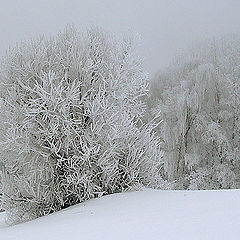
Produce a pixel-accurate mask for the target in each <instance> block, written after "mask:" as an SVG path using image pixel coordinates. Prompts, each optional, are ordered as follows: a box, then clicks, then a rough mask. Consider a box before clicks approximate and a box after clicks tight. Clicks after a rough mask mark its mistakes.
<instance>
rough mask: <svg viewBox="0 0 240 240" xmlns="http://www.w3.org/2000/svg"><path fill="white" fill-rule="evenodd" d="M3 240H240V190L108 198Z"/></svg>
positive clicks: (16, 229)
mask: <svg viewBox="0 0 240 240" xmlns="http://www.w3.org/2000/svg"><path fill="white" fill-rule="evenodd" d="M0 221H1V222H0V239H1V240H8V239H9V240H15V239H19V240H55V239H57V240H75V239H78V240H80V239H81V240H88V239H92V240H98V239H99V240H100V239H101V240H118V239H119V240H129V239H132V240H140V239H146V240H158V239H159V240H161V239H164V240H165V239H166V240H171V239H172V240H178V239H183V240H188V239H189V240H198V239H203V240H208V239H211V240H215V239H216V240H223V239H224V240H225V239H226V240H236V239H239V238H240V190H228V191H156V190H150V189H146V190H144V191H140V192H129V193H121V194H114V195H110V196H105V197H102V198H100V199H94V200H90V201H87V202H85V203H82V204H78V205H76V206H73V207H71V208H68V209H65V210H63V211H61V212H58V213H55V214H52V215H49V216H45V217H42V218H39V219H36V220H34V221H31V222H27V223H23V224H19V225H15V226H12V227H8V226H6V225H5V223H4V213H1V214H0Z"/></svg>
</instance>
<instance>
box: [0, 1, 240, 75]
mask: <svg viewBox="0 0 240 240" xmlns="http://www.w3.org/2000/svg"><path fill="white" fill-rule="evenodd" d="M69 23H70V24H72V23H73V24H74V25H75V26H76V27H80V28H86V27H87V26H91V25H96V24H97V25H99V26H101V27H103V28H104V29H106V30H108V31H114V32H124V31H129V30H130V31H133V32H135V33H139V34H140V35H141V36H142V40H143V46H142V47H141V49H140V55H141V56H142V57H144V59H145V66H146V69H147V70H148V71H149V72H150V73H151V74H153V73H155V72H156V71H158V70H159V69H160V68H162V67H164V66H166V65H167V64H168V63H169V61H170V60H171V59H172V58H173V56H174V55H175V54H176V53H177V52H179V51H181V50H182V49H184V48H186V46H188V45H190V44H191V43H192V42H193V41H196V40H199V39H205V38H211V37H213V36H219V35H223V34H229V33H240V0H7V1H1V6H0V54H1V55H3V54H4V52H5V50H6V49H7V47H8V46H9V45H13V44H14V43H15V42H17V41H21V40H24V39H29V38H32V37H34V36H37V35H39V34H49V33H51V34H55V33H56V32H58V31H59V30H61V29H63V28H64V27H65V26H66V25H67V24H69Z"/></svg>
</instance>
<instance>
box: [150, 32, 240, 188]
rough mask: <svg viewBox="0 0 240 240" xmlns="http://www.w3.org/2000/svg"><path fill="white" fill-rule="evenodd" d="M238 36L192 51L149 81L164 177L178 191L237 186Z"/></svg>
mask: <svg viewBox="0 0 240 240" xmlns="http://www.w3.org/2000/svg"><path fill="white" fill-rule="evenodd" d="M239 66H240V37H238V36H229V37H225V38H221V39H218V40H213V41H209V42H206V43H204V44H202V45H198V46H195V47H193V49H191V50H190V51H189V52H188V53H185V54H184V56H180V57H178V58H176V59H175V61H174V62H173V64H171V66H170V67H169V68H168V69H167V70H166V71H165V72H163V73H161V74H160V75H159V76H158V77H156V78H155V79H154V80H153V82H152V87H151V89H152V91H151V93H152V101H154V103H155V107H153V114H154V115H156V114H159V113H160V114H161V117H162V119H163V122H162V124H161V127H160V130H161V133H162V136H163V141H164V150H165V159H166V162H165V172H166V175H167V178H168V179H170V180H171V181H174V180H176V182H177V188H191V189H219V188H235V187H237V186H238V179H239V161H240V144H239V143H240V142H239V140H240V128H239V127H240V111H239V109H240V67H239Z"/></svg>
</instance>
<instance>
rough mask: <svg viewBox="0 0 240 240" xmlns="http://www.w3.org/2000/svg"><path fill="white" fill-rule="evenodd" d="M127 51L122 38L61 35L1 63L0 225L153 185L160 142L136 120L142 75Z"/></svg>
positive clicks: (130, 44) (25, 46) (22, 47)
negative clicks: (0, 213) (0, 214)
mask: <svg viewBox="0 0 240 240" xmlns="http://www.w3.org/2000/svg"><path fill="white" fill-rule="evenodd" d="M134 46H135V44H134V41H133V38H130V37H123V38H122V39H121V41H118V40H117V39H114V38H113V37H112V36H111V35H110V34H107V33H104V32H102V31H100V30H99V29H96V28H95V29H90V30H88V31H87V32H86V33H84V34H82V33H79V32H78V31H76V30H75V29H74V28H73V27H67V28H66V29H65V30H64V32H61V33H59V34H58V36H57V37H52V38H48V39H47V38H44V37H40V38H38V39H37V40H33V41H29V42H23V43H21V44H18V45H17V46H16V47H15V48H13V49H11V50H10V51H9V52H8V53H7V54H6V56H5V57H4V58H3V60H2V63H1V75H0V79H1V90H0V94H1V98H2V104H1V122H0V124H1V125H0V126H1V127H0V131H1V136H0V137H1V144H0V151H1V157H0V163H1V165H2V170H1V178H2V186H1V187H2V194H3V196H2V206H3V209H4V210H6V213H7V217H8V222H9V223H17V222H20V221H26V220H30V219H33V218H36V217H39V216H42V215H46V214H49V213H51V212H54V211H57V210H60V209H62V208H65V207H68V206H71V205H73V204H76V203H79V202H82V201H85V200H87V199H90V198H94V197H99V196H102V195H104V194H111V193H116V192H122V191H127V190H131V189H135V188H139V187H141V186H150V187H156V186H160V185H161V182H162V180H161V176H160V171H161V168H162V153H161V150H160V141H159V139H158V138H157V137H156V136H154V133H153V131H152V127H151V124H148V125H146V124H145V125H143V124H142V122H141V117H142V116H143V113H144V109H145V106H144V103H143V102H142V101H141V99H142V97H143V96H144V95H146V94H147V91H148V90H147V77H146V74H145V72H144V71H143V69H142V66H141V61H139V60H138V59H137V58H136V57H135V55H134Z"/></svg>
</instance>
